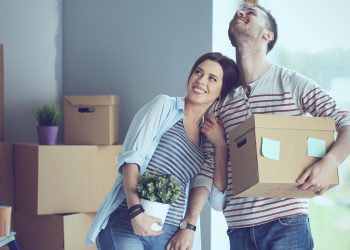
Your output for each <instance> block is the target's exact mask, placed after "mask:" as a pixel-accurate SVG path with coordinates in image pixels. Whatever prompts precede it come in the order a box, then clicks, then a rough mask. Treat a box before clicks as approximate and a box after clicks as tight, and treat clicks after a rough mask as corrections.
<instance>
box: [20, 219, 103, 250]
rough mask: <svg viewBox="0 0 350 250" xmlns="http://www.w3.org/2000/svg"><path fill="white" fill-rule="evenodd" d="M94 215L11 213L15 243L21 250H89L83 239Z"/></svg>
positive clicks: (90, 249)
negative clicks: (14, 227)
mask: <svg viewBox="0 0 350 250" xmlns="http://www.w3.org/2000/svg"><path fill="white" fill-rule="evenodd" d="M94 217H95V214H94V213H80V214H70V215H28V214H23V213H17V212H15V223H16V233H17V234H16V240H17V243H18V246H19V247H21V249H22V248H23V249H25V250H62V249H64V250H85V249H86V250H93V249H97V248H96V246H95V245H94V246H93V247H89V246H88V245H86V244H85V237H86V234H87V232H88V230H89V227H90V225H91V223H92V221H93V219H94Z"/></svg>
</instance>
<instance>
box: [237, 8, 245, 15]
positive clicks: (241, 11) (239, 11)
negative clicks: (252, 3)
mask: <svg viewBox="0 0 350 250" xmlns="http://www.w3.org/2000/svg"><path fill="white" fill-rule="evenodd" d="M236 16H244V11H243V10H242V9H240V10H237V11H236Z"/></svg>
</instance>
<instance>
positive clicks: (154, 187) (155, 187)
mask: <svg viewBox="0 0 350 250" xmlns="http://www.w3.org/2000/svg"><path fill="white" fill-rule="evenodd" d="M137 193H138V195H139V197H140V198H142V199H145V200H149V201H156V202H159V203H164V204H170V203H173V202H174V201H176V200H177V198H179V196H180V193H181V184H180V183H179V182H178V181H177V180H175V179H174V178H173V177H172V176H171V175H170V174H165V175H161V174H156V175H152V174H150V173H145V174H143V175H141V176H140V177H139V182H138V185H137Z"/></svg>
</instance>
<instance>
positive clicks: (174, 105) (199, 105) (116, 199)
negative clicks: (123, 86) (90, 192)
mask: <svg viewBox="0 0 350 250" xmlns="http://www.w3.org/2000/svg"><path fill="white" fill-rule="evenodd" d="M237 75H238V70H237V67H236V64H235V63H234V61H233V60H231V59H229V58H227V57H225V56H223V55H222V54H220V53H207V54H204V55H203V56H201V57H200V58H199V59H198V60H197V61H196V62H195V64H194V65H193V67H192V70H191V72H190V76H189V79H188V83H187V96H186V97H185V98H178V97H169V96H165V95H160V96H157V97H156V98H155V99H153V100H152V101H151V102H150V103H148V104H146V105H145V106H144V107H143V108H142V109H141V110H140V111H139V112H138V113H137V114H136V116H135V117H134V119H133V121H132V123H131V126H130V128H129V130H128V133H127V135H126V138H125V141H124V143H123V152H122V154H121V155H120V156H119V159H118V169H119V172H120V173H121V175H118V177H117V180H116V183H115V184H114V186H113V188H112V190H111V192H110V193H109V194H108V195H107V197H106V198H105V201H104V202H103V204H102V206H101V207H100V209H99V211H98V213H97V215H96V218H95V221H94V223H93V225H92V227H91V229H90V232H89V234H88V237H87V243H88V244H92V243H93V241H94V240H95V239H96V237H97V236H98V239H97V246H98V248H99V249H100V250H113V249H121V250H124V249H125V250H129V249H133V250H134V249H135V250H138V249H153V250H155V249H165V246H166V244H167V242H168V241H169V239H170V238H171V237H172V236H173V235H174V234H175V232H176V231H177V229H178V226H179V223H180V221H181V219H182V215H183V213H184V209H185V206H186V186H187V185H188V183H189V181H190V180H191V178H193V177H194V176H195V175H196V174H197V173H198V172H199V170H200V168H201V166H202V164H203V152H202V148H201V143H200V141H201V132H202V133H204V134H207V135H208V140H209V141H210V142H211V143H212V144H213V145H214V147H215V148H216V152H215V157H223V158H225V157H226V153H227V148H226V140H225V138H224V132H223V129H222V128H221V126H220V125H219V124H217V123H216V120H215V119H213V118H210V119H209V121H210V122H206V125H205V126H203V127H202V128H201V127H200V125H201V122H202V120H203V116H204V114H205V113H206V111H207V110H208V109H209V107H210V106H211V105H212V104H213V102H214V101H215V100H217V99H220V98H223V97H224V96H225V95H226V94H227V93H228V91H229V90H230V89H231V88H232V87H233V84H234V83H235V82H236V81H237ZM169 149H170V150H169ZM169 159H170V160H169ZM220 162H221V161H220ZM222 162H226V161H222ZM219 165H221V164H219ZM216 168H218V170H219V171H222V170H223V169H226V166H225V164H222V166H216ZM145 172H151V173H152V172H161V173H166V174H171V175H172V176H173V177H174V178H175V179H177V180H178V181H180V182H181V183H182V185H183V190H182V193H181V195H180V197H179V199H178V200H177V201H175V202H174V203H173V204H171V206H170V209H169V211H168V214H167V217H166V220H165V223H164V226H163V231H161V232H158V231H153V230H151V225H152V224H153V223H158V224H161V221H160V219H158V218H154V217H151V216H148V215H147V214H145V213H138V212H137V213H135V208H137V207H138V208H139V204H140V201H139V197H138V195H137V193H136V186H137V181H138V176H139V174H143V173H145ZM214 176H215V177H214V184H215V186H216V188H217V189H218V190H216V188H215V187H214V188H213V192H219V191H221V192H222V191H223V190H224V189H225V188H226V187H224V186H223V185H222V183H226V180H223V178H224V177H223V176H225V174H218V175H214ZM135 214H136V216H134V215H135Z"/></svg>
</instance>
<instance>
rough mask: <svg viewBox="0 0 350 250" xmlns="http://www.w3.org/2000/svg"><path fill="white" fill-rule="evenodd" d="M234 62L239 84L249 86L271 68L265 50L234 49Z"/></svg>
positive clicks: (246, 47) (250, 48) (244, 47)
mask: <svg viewBox="0 0 350 250" xmlns="http://www.w3.org/2000/svg"><path fill="white" fill-rule="evenodd" d="M236 62H237V64H238V67H239V70H240V73H241V79H240V82H241V84H250V83H252V82H254V81H256V80H257V79H259V77H261V76H262V75H263V74H264V73H265V72H266V70H267V69H268V68H269V67H270V66H271V63H270V62H269V61H268V60H267V57H266V54H265V49H263V48H252V47H251V46H240V47H238V48H237V49H236Z"/></svg>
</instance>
